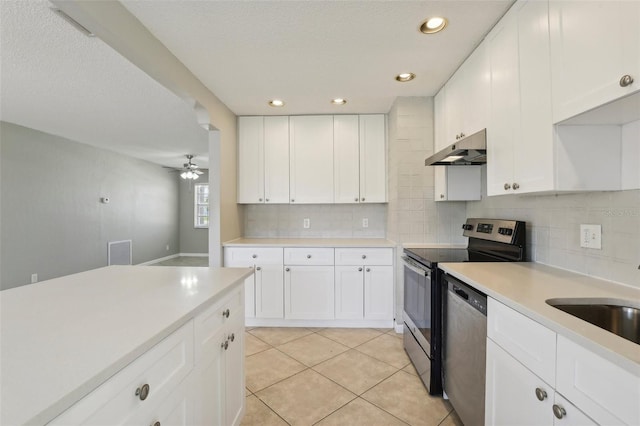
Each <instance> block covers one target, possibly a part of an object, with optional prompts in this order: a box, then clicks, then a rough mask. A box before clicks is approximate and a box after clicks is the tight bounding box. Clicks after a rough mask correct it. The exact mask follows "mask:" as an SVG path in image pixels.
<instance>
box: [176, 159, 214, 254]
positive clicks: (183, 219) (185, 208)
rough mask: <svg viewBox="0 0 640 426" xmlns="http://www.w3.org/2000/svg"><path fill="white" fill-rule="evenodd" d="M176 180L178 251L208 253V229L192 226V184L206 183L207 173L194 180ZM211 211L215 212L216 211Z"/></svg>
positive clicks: (207, 179)
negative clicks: (178, 216)
mask: <svg viewBox="0 0 640 426" xmlns="http://www.w3.org/2000/svg"><path fill="white" fill-rule="evenodd" d="M178 181H179V182H180V253H198V254H203V253H208V252H209V230H208V229H207V228H194V227H193V214H194V212H193V208H194V198H193V197H194V195H193V186H194V184H198V183H208V181H209V174H208V173H207V172H204V173H203V174H202V175H200V177H199V178H198V180H197V181H195V182H193V181H191V182H189V181H188V180H185V179H180V178H178ZM213 213H214V214H216V212H213Z"/></svg>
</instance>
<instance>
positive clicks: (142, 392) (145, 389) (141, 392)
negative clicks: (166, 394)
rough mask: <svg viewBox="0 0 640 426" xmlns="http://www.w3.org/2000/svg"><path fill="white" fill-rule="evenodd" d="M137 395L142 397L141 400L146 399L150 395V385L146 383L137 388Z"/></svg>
mask: <svg viewBox="0 0 640 426" xmlns="http://www.w3.org/2000/svg"><path fill="white" fill-rule="evenodd" d="M136 396H137V397H138V398H140V401H144V400H145V399H147V397H148V396H149V385H148V384H147V383H145V384H144V385H142V386H140V387H139V388H138V389H136Z"/></svg>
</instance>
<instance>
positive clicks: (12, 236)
mask: <svg viewBox="0 0 640 426" xmlns="http://www.w3.org/2000/svg"><path fill="white" fill-rule="evenodd" d="M0 137H1V138H2V145H1V149H2V152H1V155H0V162H1V163H2V166H1V172H2V178H1V187H0V188H1V193H2V206H1V208H2V215H1V219H2V220H1V222H0V228H1V230H2V231H1V236H2V256H1V257H0V270H1V273H0V278H1V282H2V283H1V287H0V288H3V289H4V288H11V287H15V286H18V285H23V284H27V283H29V282H30V278H31V274H33V273H37V274H38V278H39V280H40V281H42V280H45V279H50V278H55V277H59V276H63V275H68V274H72V273H76V272H80V271H85V270H88V269H93V268H98V267H101V266H106V264H107V242H108V241H118V240H126V239H131V240H133V242H132V248H133V263H134V264H136V263H142V262H146V261H149V260H153V259H157V258H161V257H164V256H167V255H170V254H174V253H176V252H177V250H178V179H177V178H176V176H175V174H172V173H167V169H164V168H162V167H161V166H159V165H157V164H152V163H149V162H147V161H142V160H138V159H135V158H132V157H127V156H124V155H121V154H117V153H114V152H111V151H106V150H102V149H98V148H95V147H92V146H89V145H86V144H82V143H78V142H74V141H70V140H68V139H64V138H61V137H58V136H54V135H51V134H47V133H43V132H39V131H36V130H33V129H29V128H26V127H22V126H18V125H15V124H11V123H6V122H1V123H0ZM101 197H109V198H110V202H109V204H103V203H101V202H100V198H101ZM167 245H169V250H166V246H167Z"/></svg>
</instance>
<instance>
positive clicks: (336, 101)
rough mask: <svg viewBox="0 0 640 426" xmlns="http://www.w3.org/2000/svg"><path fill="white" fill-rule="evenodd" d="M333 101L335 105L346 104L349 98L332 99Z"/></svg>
mask: <svg viewBox="0 0 640 426" xmlns="http://www.w3.org/2000/svg"><path fill="white" fill-rule="evenodd" d="M331 103H332V104H334V105H344V104H346V103H347V100H346V99H343V98H335V99H331Z"/></svg>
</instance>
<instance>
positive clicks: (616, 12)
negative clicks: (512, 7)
mask: <svg viewBox="0 0 640 426" xmlns="http://www.w3.org/2000/svg"><path fill="white" fill-rule="evenodd" d="M549 17H550V26H551V28H550V30H551V66H552V70H553V72H552V76H553V86H552V88H553V121H554V122H555V123H557V122H560V121H563V120H566V119H568V118H570V117H573V116H575V115H577V114H580V113H583V112H585V111H589V110H591V109H593V108H596V107H599V106H601V105H604V104H607V103H609V102H611V101H614V100H616V99H619V98H622V97H624V96H627V95H630V94H632V93H634V92H638V91H639V90H640V2H638V1H609V0H606V1H602V0H601V1H556V0H552V1H551V2H550V13H549ZM624 76H630V77H631V78H632V79H633V80H634V81H633V83H630V84H627V83H626V82H625V81H624V80H623V78H624ZM636 109H637V108H636ZM635 113H636V114H635V118H634V119H635V120H637V119H639V118H640V111H635ZM629 121H632V120H631V119H629ZM622 122H623V121H621V122H620V123H618V124H622Z"/></svg>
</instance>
